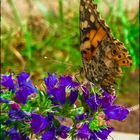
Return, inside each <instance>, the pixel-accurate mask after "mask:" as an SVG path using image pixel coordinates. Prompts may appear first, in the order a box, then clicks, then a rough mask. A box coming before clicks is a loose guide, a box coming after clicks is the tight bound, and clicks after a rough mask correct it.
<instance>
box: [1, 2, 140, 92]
mask: <svg viewBox="0 0 140 140" xmlns="http://www.w3.org/2000/svg"><path fill="white" fill-rule="evenodd" d="M23 2H24V3H26V4H27V5H29V4H30V5H29V6H30V7H32V6H33V5H35V6H36V7H37V8H38V10H39V11H40V14H38V13H34V12H33V13H31V12H30V11H31V9H30V11H26V12H27V13H29V14H28V16H27V17H26V18H24V17H22V15H20V13H21V12H20V11H19V8H18V7H16V6H17V5H16V3H15V1H14V0H7V5H8V6H9V7H10V9H11V12H12V14H11V15H12V17H11V16H10V17H8V15H6V14H2V17H1V46H2V47H1V58H2V59H1V66H2V73H4V72H6V71H7V72H16V73H18V72H20V71H22V70H26V71H28V72H30V73H32V75H33V76H34V77H37V78H38V79H39V78H43V77H44V76H45V75H46V73H47V72H56V73H58V74H64V73H65V74H68V73H69V74H73V73H76V72H78V71H79V66H82V62H81V56H80V52H79V46H80V41H79V6H78V4H79V3H78V2H79V1H74V0H67V1H64V0H55V4H56V5H57V6H56V7H55V6H54V7H51V8H50V7H49V6H48V7H47V6H46V5H44V1H43V0H34V1H26V0H23ZM49 2H50V3H51V1H48V3H49ZM53 2H54V1H53ZM53 2H52V3H53ZM101 2H102V1H101V0H96V3H97V4H98V5H99V8H98V11H101V15H103V17H104V18H105V19H106V22H107V24H108V25H109V27H110V28H111V30H112V32H113V34H114V36H115V37H116V38H118V39H120V40H121V41H122V42H124V44H125V46H126V47H127V48H128V50H129V52H130V54H131V56H132V59H133V66H132V67H131V68H128V69H126V68H125V69H126V70H125V75H124V77H123V78H122V79H121V80H120V82H119V86H120V88H121V87H123V83H124V81H125V82H128V81H129V79H130V78H129V75H131V74H132V73H134V72H135V71H136V70H137V69H138V68H139V45H138V42H139V21H138V19H139V11H138V9H137V10H135V16H134V17H133V18H131V17H130V16H129V13H131V11H126V9H124V7H123V5H122V0H117V4H116V5H115V8H114V3H113V2H108V0H105V1H104V4H105V5H106V6H107V8H108V9H109V10H108V12H107V14H106V15H104V14H103V13H104V7H102V6H103V5H101V4H102V3H101ZM46 3H47V1H46ZM48 3H47V4H48ZM2 11H3V13H4V9H2ZM22 12H23V11H22ZM10 18H11V19H10ZM7 19H9V20H10V22H9V21H8V20H7ZM121 90H122V91H123V88H121ZM136 92H137V91H136Z"/></svg>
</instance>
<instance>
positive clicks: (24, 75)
mask: <svg viewBox="0 0 140 140" xmlns="http://www.w3.org/2000/svg"><path fill="white" fill-rule="evenodd" d="M29 76H30V74H29V73H26V72H21V73H20V75H19V76H17V80H18V84H19V86H22V85H23V84H25V83H26V82H27V80H28V78H29Z"/></svg>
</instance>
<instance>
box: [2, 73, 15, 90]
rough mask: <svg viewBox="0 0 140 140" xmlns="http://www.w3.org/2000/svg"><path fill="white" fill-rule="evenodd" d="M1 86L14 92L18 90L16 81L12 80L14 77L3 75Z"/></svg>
mask: <svg viewBox="0 0 140 140" xmlns="http://www.w3.org/2000/svg"><path fill="white" fill-rule="evenodd" d="M0 84H1V85H2V86H4V87H6V88H7V89H8V90H12V91H14V90H15V88H16V85H15V84H14V81H13V79H12V75H3V76H2V77H1V82H0Z"/></svg>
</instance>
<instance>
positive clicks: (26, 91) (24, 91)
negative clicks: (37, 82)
mask: <svg viewBox="0 0 140 140" xmlns="http://www.w3.org/2000/svg"><path fill="white" fill-rule="evenodd" d="M35 92H37V91H36V88H35V87H34V86H33V85H31V83H30V82H29V83H28V85H27V86H23V87H20V89H19V90H18V91H17V92H16V96H15V97H16V99H17V100H18V101H19V102H21V103H22V104H26V102H27V98H28V96H29V95H31V94H33V93H35Z"/></svg>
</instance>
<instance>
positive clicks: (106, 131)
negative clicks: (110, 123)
mask: <svg viewBox="0 0 140 140" xmlns="http://www.w3.org/2000/svg"><path fill="white" fill-rule="evenodd" d="M112 131H113V128H111V127H109V128H107V129H106V128H104V129H101V130H100V131H98V132H97V131H95V134H96V135H97V136H98V137H99V138H101V139H102V140H107V137H108V135H109V134H110V133H111V132H112Z"/></svg>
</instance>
